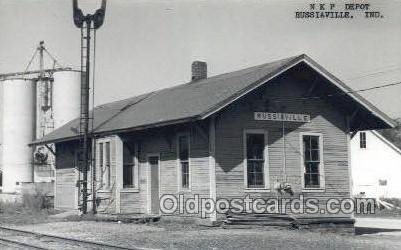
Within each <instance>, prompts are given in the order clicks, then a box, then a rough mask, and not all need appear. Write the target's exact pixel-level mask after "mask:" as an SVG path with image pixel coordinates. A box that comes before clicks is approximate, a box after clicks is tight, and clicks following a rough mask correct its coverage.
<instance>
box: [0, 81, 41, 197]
mask: <svg viewBox="0 0 401 250" xmlns="http://www.w3.org/2000/svg"><path fill="white" fill-rule="evenodd" d="M2 85H3V96H2V99H3V105H2V113H3V117H2V134H3V145H2V168H3V192H4V193H14V192H16V191H17V185H19V183H20V182H32V178H33V168H32V148H31V147H30V146H29V145H28V144H29V143H31V142H32V140H34V139H35V123H36V121H35V119H36V118H35V99H36V97H35V95H36V93H35V92H36V91H35V82H34V81H33V80H28V79H8V80H4V81H3V82H2Z"/></svg>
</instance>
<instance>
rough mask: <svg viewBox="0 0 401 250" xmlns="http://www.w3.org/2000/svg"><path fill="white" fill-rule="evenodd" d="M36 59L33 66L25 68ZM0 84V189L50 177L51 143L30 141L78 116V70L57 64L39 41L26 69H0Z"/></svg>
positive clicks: (52, 175) (17, 190)
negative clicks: (0, 89)
mask: <svg viewBox="0 0 401 250" xmlns="http://www.w3.org/2000/svg"><path fill="white" fill-rule="evenodd" d="M46 55H47V57H45V56H46ZM35 61H37V64H38V67H37V69H35V70H30V68H31V67H32V65H33V64H34V62H35ZM48 61H50V63H48ZM46 63H47V64H50V65H51V66H48V65H47V64H46ZM0 85H1V88H2V93H1V100H2V105H1V113H0V114H1V116H2V117H1V119H0V121H1V123H0V128H1V133H2V136H1V138H2V140H1V141H0V143H1V144H0V145H1V146H0V147H1V159H0V171H1V178H2V180H1V181H0V184H1V185H0V190H1V192H2V193H7V194H18V193H20V192H21V188H22V186H23V185H24V183H33V182H35V183H45V182H50V183H51V182H54V181H55V155H54V154H55V148H54V146H53V145H51V144H50V145H46V146H43V145H42V146H38V147H30V146H29V144H30V143H31V142H32V141H34V140H35V139H40V138H42V137H43V136H44V135H46V134H48V133H50V132H52V131H54V130H55V129H57V128H59V127H61V126H63V125H64V124H66V123H67V122H69V121H71V120H72V119H74V118H76V117H79V115H80V94H81V93H80V88H81V72H80V71H79V70H73V69H71V68H65V67H61V66H60V65H59V64H58V62H57V61H56V60H55V59H54V57H53V56H52V55H51V54H50V53H49V52H48V51H47V49H46V48H45V46H44V42H43V41H41V42H40V43H39V45H38V47H37V49H36V50H35V53H34V55H33V56H32V58H31V60H30V62H29V64H28V66H27V67H26V69H25V71H23V72H16V73H7V74H0Z"/></svg>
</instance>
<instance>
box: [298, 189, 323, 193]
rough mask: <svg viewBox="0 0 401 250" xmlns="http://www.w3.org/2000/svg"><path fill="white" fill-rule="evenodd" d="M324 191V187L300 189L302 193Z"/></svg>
mask: <svg viewBox="0 0 401 250" xmlns="http://www.w3.org/2000/svg"><path fill="white" fill-rule="evenodd" d="M325 191H326V189H324V188H303V189H302V192H303V193H323V192H325Z"/></svg>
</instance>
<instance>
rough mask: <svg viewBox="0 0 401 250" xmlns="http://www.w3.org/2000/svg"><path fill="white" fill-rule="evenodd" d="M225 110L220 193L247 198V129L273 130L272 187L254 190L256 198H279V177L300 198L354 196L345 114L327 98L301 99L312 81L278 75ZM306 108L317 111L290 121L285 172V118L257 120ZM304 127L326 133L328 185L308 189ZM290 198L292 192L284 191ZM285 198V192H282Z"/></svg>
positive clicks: (219, 141) (220, 121) (219, 135)
mask: <svg viewBox="0 0 401 250" xmlns="http://www.w3.org/2000/svg"><path fill="white" fill-rule="evenodd" d="M268 86H269V87H268V89H266V87H261V88H259V89H257V90H256V91H254V92H252V93H250V94H248V96H246V98H244V99H242V100H239V101H238V102H236V103H234V104H232V105H231V106H229V107H227V108H226V109H224V110H223V111H222V112H221V113H220V114H219V115H218V116H217V118H216V185H217V198H223V197H224V198H236V197H244V196H246V195H247V194H248V192H246V191H245V184H244V164H243V160H244V152H243V150H244V148H243V131H244V130H245V129H264V130H266V131H267V133H268V171H269V183H270V192H251V193H249V194H250V195H251V197H252V196H253V197H262V198H274V197H276V196H277V195H278V194H277V192H274V190H273V183H274V182H277V181H278V182H284V181H286V182H288V183H291V185H292V188H293V190H294V191H295V195H294V197H297V196H298V195H300V194H304V196H305V198H307V197H314V198H317V199H319V201H322V202H324V201H325V200H327V199H329V198H349V197H350V190H349V174H348V152H347V134H346V123H345V116H344V114H342V113H341V112H340V111H339V110H338V109H337V108H336V107H334V106H332V105H331V104H329V103H328V102H326V101H325V100H322V99H313V100H301V99H299V98H300V97H302V96H303V95H304V94H305V93H306V92H307V91H308V89H309V84H308V82H301V81H299V80H296V79H293V78H291V77H281V78H279V79H276V80H273V81H272V82H271V83H269V84H268ZM257 111H262V112H263V111H264V112H282V113H302V114H309V115H310V116H311V122H310V123H293V122H286V123H285V131H286V132H285V142H286V143H285V145H286V173H287V180H284V174H283V161H284V160H283V159H284V157H283V137H282V122H277V121H255V120H254V112H257ZM300 132H315V133H321V134H322V135H323V154H324V155H323V160H324V174H325V189H324V190H323V191H322V192H313V193H311V192H304V191H303V188H302V178H303V176H302V169H303V165H302V164H301V154H302V152H301V151H302V150H301V146H300ZM284 196H285V197H289V196H288V195H284ZM279 197H280V195H279Z"/></svg>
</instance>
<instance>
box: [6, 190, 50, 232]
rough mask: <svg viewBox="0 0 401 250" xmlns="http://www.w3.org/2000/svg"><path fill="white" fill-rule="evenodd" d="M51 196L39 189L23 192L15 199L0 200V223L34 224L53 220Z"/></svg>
mask: <svg viewBox="0 0 401 250" xmlns="http://www.w3.org/2000/svg"><path fill="white" fill-rule="evenodd" d="M55 213H56V212H55V211H54V209H53V205H52V198H51V197H49V196H48V195H46V194H43V193H41V192H39V191H36V190H33V191H32V192H29V193H23V194H22V195H21V196H20V197H18V199H16V200H15V201H9V202H5V201H0V223H1V224H36V223H43V222H49V221H54V219H51V218H49V216H50V215H52V214H55Z"/></svg>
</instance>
